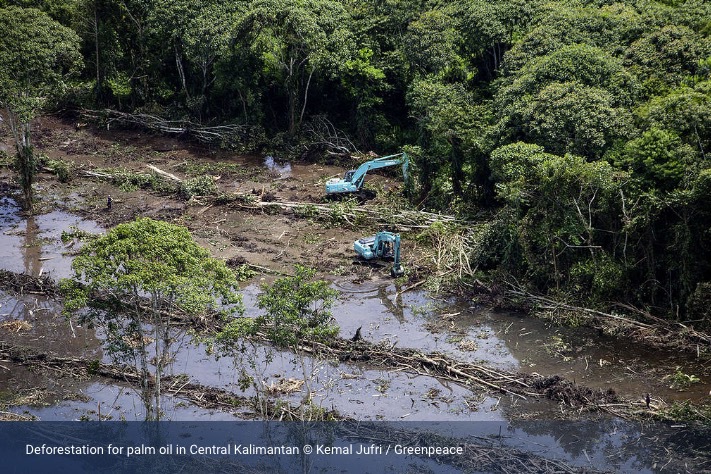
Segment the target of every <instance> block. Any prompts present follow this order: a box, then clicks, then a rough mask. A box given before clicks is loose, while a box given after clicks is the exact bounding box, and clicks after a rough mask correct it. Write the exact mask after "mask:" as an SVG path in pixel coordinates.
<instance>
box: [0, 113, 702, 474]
mask: <svg viewBox="0 0 711 474" xmlns="http://www.w3.org/2000/svg"><path fill="white" fill-rule="evenodd" d="M45 125H49V127H48V128H47V129H46V130H47V131H45V133H44V135H42V136H41V139H40V143H41V145H43V146H44V147H45V149H46V150H47V153H48V154H49V155H50V156H51V157H52V158H54V159H64V160H71V161H72V162H73V163H75V166H76V169H75V172H77V173H78V171H77V170H89V171H92V172H96V171H97V170H105V169H107V168H109V167H114V168H115V167H118V166H121V167H131V168H132V169H134V170H140V171H144V165H145V163H146V162H150V163H151V164H154V165H155V166H159V167H160V168H161V169H163V170H165V171H167V172H170V173H176V174H179V175H180V176H181V177H188V176H191V175H194V174H195V173H197V174H199V173H209V174H210V175H211V176H213V178H215V181H216V183H218V186H219V188H220V191H221V192H233V193H234V192H240V193H252V192H253V193H256V195H260V196H263V195H264V194H265V193H267V192H269V193H272V194H273V195H274V198H275V199H279V200H283V201H295V200H300V201H302V202H319V200H320V197H321V196H322V194H323V184H324V182H325V180H326V179H327V178H328V177H331V176H337V175H341V174H342V171H343V170H342V168H339V167H336V166H327V165H303V164H291V163H284V162H280V161H279V160H277V159H275V158H273V157H266V158H265V157H241V156H232V155H224V154H220V155H219V156H211V155H209V154H208V155H209V157H208V158H205V155H206V151H205V150H201V149H196V148H190V147H187V146H185V145H184V144H182V143H180V142H176V141H173V140H165V139H153V138H151V137H145V136H144V137H140V138H138V139H136V137H134V136H133V135H131V134H128V133H127V132H119V133H118V134H117V136H115V137H108V136H107V135H106V133H97V134H90V133H87V132H77V131H75V130H73V129H71V128H69V127H67V126H65V125H63V124H62V123H61V122H59V121H56V120H54V119H45ZM196 164H199V165H201V166H202V168H200V171H195V169H193V170H192V171H191V169H192V168H190V166H195V165H196ZM191 173H192V174H191ZM0 179H1V180H3V181H4V182H7V181H9V174H8V173H7V172H5V173H4V175H0ZM369 179H372V180H373V181H374V183H376V184H377V186H378V188H379V189H380V190H381V193H380V195H387V194H386V193H385V192H383V190H387V189H388V188H390V187H394V186H396V184H395V183H394V180H393V178H390V177H387V176H374V177H372V178H369ZM3 189H5V190H6V195H4V196H1V197H0V269H4V270H9V271H12V272H17V273H27V274H30V275H33V276H40V275H44V274H49V275H50V276H51V277H52V278H53V279H55V280H58V279H60V278H63V277H67V276H69V274H70V265H71V259H72V255H73V253H74V252H75V251H76V248H75V246H76V245H78V244H76V243H75V242H73V241H72V242H69V243H66V244H65V243H63V242H62V240H61V234H62V232H63V231H69V230H72V229H74V228H77V229H81V230H84V231H87V232H94V233H97V232H102V231H103V229H104V228H105V227H107V226H111V225H113V224H115V223H116V222H121V221H124V220H129V219H132V218H133V217H135V216H137V215H146V216H151V217H154V218H161V219H164V220H169V221H173V222H177V223H181V224H183V225H186V226H187V227H188V228H190V229H191V231H192V232H193V235H194V236H195V237H196V239H197V240H198V241H199V242H200V243H201V244H202V245H203V246H205V247H206V248H208V249H209V250H210V251H211V253H212V254H213V255H214V256H216V257H218V258H222V259H225V260H227V259H230V258H236V257H238V258H241V259H243V260H244V261H246V262H248V263H249V264H251V265H253V267H254V268H259V267H262V268H265V269H267V270H269V272H265V273H263V274H261V275H258V276H257V277H255V278H254V279H253V280H252V281H250V282H248V283H247V284H246V285H245V287H244V289H243V297H244V302H245V307H246V308H247V315H249V316H254V315H256V314H257V313H258V310H257V308H256V303H255V302H256V296H257V294H258V293H259V284H260V282H261V283H265V282H269V281H271V280H273V278H275V273H277V274H278V273H288V272H290V271H291V269H292V268H293V264H295V263H301V264H306V265H310V266H313V267H314V268H317V269H318V270H319V272H320V273H319V274H320V275H321V276H322V277H324V278H327V279H328V280H329V281H330V282H331V284H332V287H333V288H335V289H336V290H338V291H339V294H340V296H339V300H338V302H337V304H336V305H335V306H334V308H333V314H334V318H335V321H336V323H337V324H338V325H339V326H340V328H341V336H342V337H345V338H349V337H351V336H352V335H353V334H355V332H356V330H357V329H359V328H360V329H361V334H362V336H363V338H364V339H365V340H367V341H369V342H373V343H380V342H387V343H388V344H391V345H393V346H397V347H401V348H413V349H417V350H419V351H422V352H423V353H433V352H439V353H443V354H446V355H448V356H450V357H451V358H453V359H455V360H458V361H462V362H473V363H481V364H485V365H487V366H490V367H494V368H500V369H502V370H506V371H511V372H522V373H534V372H535V373H538V374H541V375H544V376H551V375H560V376H563V377H565V378H567V379H570V380H575V381H576V382H577V383H580V384H583V385H586V386H589V387H592V388H600V389H603V390H607V389H609V388H612V389H614V390H615V391H617V392H618V393H619V394H621V395H622V396H623V397H625V398H626V399H628V400H640V401H641V400H643V398H644V396H645V395H646V394H650V396H651V400H652V403H653V404H655V405H660V406H661V405H663V404H668V403H671V402H673V401H675V400H691V401H695V402H698V401H703V400H706V399H707V397H708V396H709V390H711V367H709V362H708V361H707V360H700V359H697V358H695V357H693V355H691V356H689V355H684V356H682V355H679V354H675V353H665V352H662V351H658V350H651V349H647V348H645V347H643V346H639V345H630V344H629V343H628V342H626V341H624V340H619V339H616V338H613V337H610V336H605V335H602V334H600V333H598V332H597V331H593V330H590V329H585V328H563V327H557V326H555V325H553V324H552V323H549V322H546V321H542V320H537V319H532V318H530V317H526V316H524V315H520V314H510V313H496V312H492V311H489V310H487V309H486V308H481V307H479V306H478V305H474V304H471V303H469V302H467V301H461V300H455V299H438V298H433V297H432V296H431V295H429V294H428V293H427V292H426V291H421V290H417V289H410V290H409V289H408V285H399V284H395V283H394V282H393V280H391V279H390V278H388V277H387V268H370V267H362V266H360V265H354V264H353V254H352V242H353V240H355V239H356V238H358V237H359V236H360V234H361V233H363V232H365V230H363V229H360V230H354V229H353V228H351V227H343V228H342V227H337V226H328V225H324V223H323V222H317V221H315V220H312V219H298V218H295V217H294V216H290V215H284V214H269V213H265V212H254V211H253V210H245V209H244V208H240V207H238V206H230V205H225V206H216V205H212V204H203V203H201V202H200V200H199V199H197V200H193V201H190V202H188V203H186V202H185V201H181V200H179V199H177V198H176V197H175V196H171V195H161V194H160V193H156V192H151V191H146V190H143V189H140V188H138V189H136V188H135V187H131V186H117V185H116V184H115V183H107V182H104V181H100V180H99V181H96V180H91V179H79V178H75V179H74V180H73V181H72V183H70V184H68V185H67V184H64V183H59V182H58V181H56V179H55V178H54V177H53V176H50V175H43V176H42V178H41V180H40V183H39V186H38V190H39V193H40V200H41V202H40V207H41V208H42V209H43V212H40V213H39V214H37V215H35V216H33V217H29V218H27V217H23V216H22V215H21V212H20V209H19V207H18V206H17V204H16V202H15V201H14V200H13V199H12V197H11V196H10V195H8V194H9V188H8V187H5V188H3ZM108 195H111V196H112V198H113V208H112V209H111V210H108V209H106V204H105V202H106V197H107V196H108ZM381 204H382V203H381ZM374 230H376V229H368V231H369V232H367V233H372V231H374ZM406 245H407V244H406ZM408 251H410V252H411V253H410V257H412V258H413V259H414V255H413V254H414V251H413V250H412V249H409V250H408V249H407V248H405V249H404V250H403V257H404V259H405V261H406V262H407V259H408ZM60 312H61V307H60V306H59V303H58V302H57V301H55V300H51V299H46V298H43V297H40V296H35V295H14V294H9V293H0V341H5V342H10V343H12V344H21V345H25V346H27V347H36V348H38V349H42V350H45V351H50V352H52V353H57V354H62V355H63V356H71V357H78V358H85V359H90V360H105V361H107V360H108V359H107V358H106V356H105V355H103V353H102V350H101V339H102V338H101V334H98V335H97V334H96V332H95V331H94V330H93V329H90V328H83V327H78V326H77V325H70V324H69V322H68V321H67V320H66V319H64V318H63V317H62V316H61V314H60ZM24 323H26V324H24ZM255 357H260V356H258V355H257V356H255ZM258 360H259V361H260V363H259V364H258V365H260V366H262V369H261V374H260V375H261V377H262V378H263V382H264V386H265V387H266V386H274V385H277V384H279V383H280V382H281V381H283V380H289V379H292V378H293V379H298V378H300V377H302V373H301V368H300V367H299V366H298V364H295V363H294V356H293V355H292V354H290V353H283V352H278V351H277V353H276V357H275V360H274V361H272V362H271V363H269V364H263V363H262V362H261V361H262V359H258ZM306 362H307V365H308V366H310V367H312V368H313V370H315V374H316V375H315V376H314V385H313V391H314V394H315V396H314V400H315V403H316V404H317V405H319V406H321V407H323V408H326V409H333V410H336V411H337V412H339V413H341V414H343V415H344V416H348V417H352V418H355V419H360V420H391V421H392V420H395V421H397V420H418V421H430V422H444V421H448V422H449V421H461V420H469V421H495V422H500V423H504V424H505V426H507V427H508V429H509V430H510V433H511V434H510V436H511V437H512V438H516V439H519V440H525V441H521V442H524V443H531V444H536V443H540V444H541V445H542V446H545V447H546V448H545V449H554V450H558V451H560V452H561V453H562V454H561V456H563V457H564V458H566V459H568V460H572V461H574V462H575V463H577V464H579V465H581V466H587V465H591V463H593V464H594V465H596V466H597V464H596V463H598V462H602V461H601V459H602V458H603V457H606V459H608V461H606V462H607V463H608V464H604V463H603V464H601V465H608V466H614V467H615V468H617V467H620V466H629V465H631V464H630V463H634V462H637V461H634V460H633V458H634V456H637V455H638V454H639V453H636V454H630V455H625V456H628V457H624V456H622V457H623V458H624V459H623V460H622V461H620V463H622V464H619V463H617V464H615V463H616V462H617V461H615V462H612V461H609V459H611V456H610V454H609V452H606V451H605V448H602V447H597V448H596V447H592V446H591V447H588V448H586V450H585V451H584V452H583V451H575V450H567V448H566V441H565V438H566V436H569V433H564V429H563V428H558V427H557V425H555V424H553V425H552V426H553V427H549V428H545V427H543V425H544V424H539V425H536V426H537V427H532V426H528V425H526V427H525V428H522V427H517V426H519V425H517V423H523V421H524V420H529V419H537V420H551V419H555V418H557V417H558V416H559V415H560V414H561V408H560V407H559V406H558V405H557V404H555V403H554V402H551V401H546V400H540V399H530V400H522V399H519V398H512V397H511V396H508V395H492V394H490V393H488V392H484V391H478V390H471V389H469V388H466V387H462V386H460V385H457V384H453V383H445V382H443V381H440V380H438V379H437V378H434V377H430V376H426V375H418V374H413V373H407V372H405V371H392V370H385V369H380V368H378V367H372V366H367V365H362V364H344V363H339V362H334V361H313V360H311V359H308V358H307V359H306ZM172 371H173V372H174V373H176V374H187V375H188V376H189V378H190V379H191V380H193V381H195V382H196V383H200V384H203V385H206V386H210V387H216V388H222V389H226V390H231V391H234V392H239V391H240V390H239V388H238V385H239V381H238V375H237V370H236V369H235V367H234V364H233V362H232V361H230V360H229V359H225V358H223V359H219V360H218V359H216V358H215V357H214V355H212V354H208V353H207V352H206V350H205V348H204V347H203V346H200V345H198V346H196V345H192V344H189V343H187V342H186V343H185V344H184V345H183V346H182V349H181V350H180V352H179V353H178V356H177V358H176V360H175V361H174V362H173V364H172ZM676 372H681V373H684V374H693V375H695V376H697V377H698V378H700V382H699V383H695V384H692V385H690V386H689V387H687V388H685V389H684V390H683V391H680V390H678V389H673V388H670V386H671V377H672V376H673V375H674V373H676ZM0 394H2V400H4V401H11V402H12V407H11V408H9V410H11V411H13V412H14V413H17V414H19V415H22V416H26V417H36V418H38V419H42V420H79V419H91V420H96V419H100V418H101V419H114V420H116V419H127V420H134V419H142V416H141V413H142V404H141V402H140V399H139V398H138V397H137V395H136V393H135V391H134V390H133V389H131V388H130V387H128V386H121V384H118V383H109V382H107V381H105V380H93V379H90V380H79V379H75V378H72V377H71V376H69V375H67V374H61V373H58V374H56V376H51V375H49V376H48V375H46V374H38V373H33V372H32V371H31V370H28V369H27V368H26V367H24V366H20V365H17V364H12V363H7V362H0ZM246 394H247V395H249V394H250V393H249V392H247V393H246ZM22 396H26V399H23V398H21V397H22ZM280 396H281V397H282V398H283V399H285V400H287V401H293V402H294V403H298V401H299V399H300V398H301V397H303V391H295V392H293V393H291V394H282V395H280ZM167 399H168V400H167V401H166V404H165V406H164V409H165V412H166V415H168V417H169V418H171V419H175V420H229V419H233V418H234V417H235V414H234V413H229V412H224V411H220V410H205V409H201V408H196V407H194V406H191V405H190V404H189V403H186V402H185V401H184V400H181V398H180V396H179V394H178V395H177V396H175V397H167ZM520 426H523V425H520ZM599 426H601V428H600V433H599V435H598V441H600V442H603V443H606V446H608V447H609V446H615V445H620V446H621V445H623V444H624V445H625V446H626V447H627V448H629V446H631V445H632V444H633V441H632V440H633V438H634V436H638V437H640V436H641V432H640V431H638V430H637V428H633V427H630V426H628V425H626V424H625V422H623V421H621V420H614V421H605V422H601V424H600V425H599ZM635 430H637V431H635ZM621 433H626V434H624V435H623V434H621ZM623 438H624V439H625V440H624V441H623ZM627 448H626V449H627ZM639 449H642V448H641V447H639ZM622 451H623V449H622V448H620V452H622ZM632 451H634V450H632ZM596 456H597V458H596ZM630 456H631V457H630ZM611 462H612V464H610V463H611ZM642 467H643V468H644V469H649V470H652V471H653V470H654V468H653V466H651V465H646V464H645V465H643V466H642ZM644 469H642V470H644Z"/></svg>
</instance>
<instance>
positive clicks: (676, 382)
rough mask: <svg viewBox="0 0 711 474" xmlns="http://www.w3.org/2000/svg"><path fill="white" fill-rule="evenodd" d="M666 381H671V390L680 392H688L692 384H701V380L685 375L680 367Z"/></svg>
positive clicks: (694, 376)
mask: <svg viewBox="0 0 711 474" xmlns="http://www.w3.org/2000/svg"><path fill="white" fill-rule="evenodd" d="M665 379H669V381H670V382H671V385H670V386H669V388H673V389H675V390H679V391H683V390H686V389H687V388H689V387H690V386H691V385H692V384H695V383H699V382H701V379H699V378H698V377H697V376H696V375H690V374H685V373H684V372H682V371H681V368H680V367H677V368H676V371H675V372H674V373H673V374H671V375H668V376H667V377H665Z"/></svg>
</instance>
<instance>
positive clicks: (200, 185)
mask: <svg viewBox="0 0 711 474" xmlns="http://www.w3.org/2000/svg"><path fill="white" fill-rule="evenodd" d="M214 194H217V184H216V183H215V180H214V179H213V178H212V176H209V175H202V176H197V177H195V178H190V179H187V180H185V181H183V182H182V183H180V195H181V196H182V197H183V198H184V199H190V198H191V197H193V196H211V195H214Z"/></svg>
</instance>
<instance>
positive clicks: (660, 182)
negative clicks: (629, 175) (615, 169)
mask: <svg viewBox="0 0 711 474" xmlns="http://www.w3.org/2000/svg"><path fill="white" fill-rule="evenodd" d="M693 158H694V151H693V149H691V147H690V146H688V145H684V144H682V143H681V139H680V138H679V136H678V135H676V134H675V133H674V132H669V131H667V130H659V129H657V128H652V129H650V130H647V131H646V132H644V133H643V134H642V136H641V137H639V138H637V139H634V140H630V141H629V142H627V143H626V144H625V148H624V150H623V152H622V156H621V157H620V158H619V159H618V161H617V165H618V166H620V167H623V168H627V169H629V170H631V171H632V172H633V175H637V176H639V177H640V178H641V179H642V180H643V181H644V182H645V183H646V187H647V188H654V187H657V188H659V189H662V190H666V191H669V190H672V189H675V188H676V187H677V186H679V185H680V184H681V182H682V178H684V176H685V174H686V173H687V172H688V171H691V169H692V167H693Z"/></svg>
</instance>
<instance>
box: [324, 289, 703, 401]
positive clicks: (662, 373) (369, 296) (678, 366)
mask: <svg viewBox="0 0 711 474" xmlns="http://www.w3.org/2000/svg"><path fill="white" fill-rule="evenodd" d="M336 288H338V289H339V290H341V292H342V296H341V299H340V301H339V303H338V304H337V305H336V306H335V307H334V309H333V313H334V317H335V318H336V321H337V323H338V325H339V326H340V328H341V334H342V336H343V337H350V336H351V335H353V334H355V331H356V330H357V329H358V328H359V327H360V328H361V334H362V335H363V337H364V338H365V339H366V340H368V341H370V342H380V341H389V342H390V343H391V344H394V343H396V344H397V345H398V347H412V348H417V349H420V350H422V351H427V352H442V353H445V354H447V355H450V356H451V357H453V358H454V359H457V360H462V361H468V362H472V363H478V362H481V363H483V364H486V365H489V366H492V367H497V368H500V369H502V370H507V371H512V372H526V373H532V372H538V373H540V374H542V375H546V376H548V375H561V376H564V377H565V378H567V379H570V380H574V381H576V382H578V383H580V384H583V385H587V386H590V387H592V388H600V389H603V390H607V389H608V388H613V389H615V390H616V391H617V392H618V393H619V394H621V395H623V396H624V397H627V398H631V399H636V398H639V399H641V398H643V397H644V395H645V394H646V393H650V394H651V395H652V397H653V398H655V397H656V398H662V399H664V400H666V401H674V400H692V401H700V400H703V399H705V398H707V397H708V395H709V390H711V370H710V368H709V367H708V362H706V364H704V363H702V361H699V360H697V359H696V358H694V357H693V356H689V355H681V354H678V353H674V352H671V351H661V350H657V349H648V348H645V347H643V346H640V345H634V346H632V347H631V346H630V343H629V342H628V341H622V340H619V339H616V338H613V337H609V336H605V335H601V334H599V332H598V331H596V330H592V329H589V328H568V327H556V326H555V325H553V324H551V323H549V322H547V321H544V320H539V319H534V318H530V317H525V316H523V315H517V314H509V313H494V312H490V311H487V310H481V309H477V308H470V307H468V306H466V305H464V304H462V303H461V302H456V301H438V300H433V299H431V298H429V297H428V296H427V294H426V293H424V292H417V291H413V292H406V293H400V290H399V288H397V287H395V286H394V285H392V284H387V285H380V286H377V285H373V286H372V287H367V286H364V285H349V284H347V283H338V284H337V285H336ZM677 370H680V371H681V372H683V373H685V374H691V375H696V376H697V377H699V378H700V379H701V382H700V383H696V384H692V385H690V386H689V387H688V388H686V389H685V390H684V391H679V390H676V389H672V388H670V385H671V379H670V376H671V375H673V374H674V373H675V372H676V371H677Z"/></svg>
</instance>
